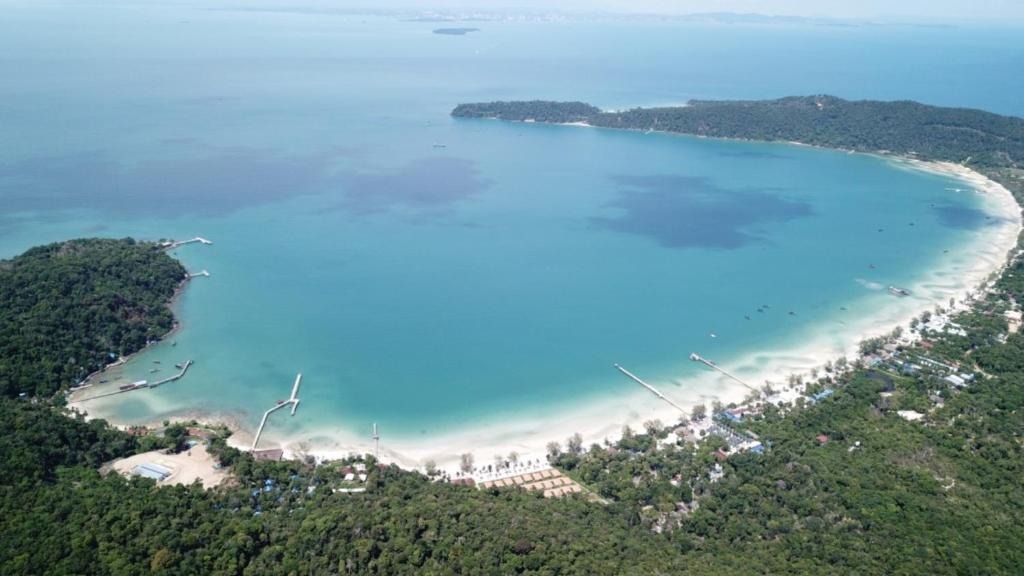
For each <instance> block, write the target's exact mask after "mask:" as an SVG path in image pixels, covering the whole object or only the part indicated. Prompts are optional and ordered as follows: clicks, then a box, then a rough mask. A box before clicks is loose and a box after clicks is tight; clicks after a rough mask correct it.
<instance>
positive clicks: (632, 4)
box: [538, 0, 1024, 20]
mask: <svg viewBox="0 0 1024 576" xmlns="http://www.w3.org/2000/svg"><path fill="white" fill-rule="evenodd" d="M538 4H540V3H538ZM562 4H563V5H574V6H576V5H579V6H581V7H584V6H590V7H595V6H603V7H604V8H605V9H607V10H611V11H616V12H636V11H646V12H657V13H666V14H686V13H694V12H752V13H758V14H777V15H787V16H814V17H827V18H900V19H908V18H914V19H923V20H946V19H960V18H970V19H993V20H999V19H1004V18H1013V19H1024V0H568V1H567V2H564V3H562Z"/></svg>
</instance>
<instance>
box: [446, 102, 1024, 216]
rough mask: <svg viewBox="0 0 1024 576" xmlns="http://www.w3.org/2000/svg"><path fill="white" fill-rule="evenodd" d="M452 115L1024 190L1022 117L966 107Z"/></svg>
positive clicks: (493, 105) (532, 109)
mask: <svg viewBox="0 0 1024 576" xmlns="http://www.w3.org/2000/svg"><path fill="white" fill-rule="evenodd" d="M452 116H454V117H456V118H496V119H500V120H510V121H519V122H551V123H586V124H589V125H591V126H596V127H601V128H616V129H623V130H641V131H648V130H651V131H659V132H671V133H678V134H689V135H694V136H705V137H709V138H735V139H744V140H757V141H763V142H798V143H801V144H808V145H812V146H821V147H824V148H835V149H840V150H852V151H856V152H868V153H886V154H894V155H901V156H908V157H912V158H918V159H921V160H931V161H943V162H954V163H957V164H963V165H964V166H967V167H968V168H971V169H974V170H976V171H978V172H980V173H982V174H985V175H986V176H988V177H989V178H991V179H992V180H994V181H996V182H999V183H1000V184H1002V185H1003V186H1006V188H1007V189H1009V190H1010V191H1011V192H1013V194H1014V195H1015V196H1016V197H1017V199H1018V200H1020V199H1021V198H1022V196H1024V169H1022V163H1024V119H1021V118H1015V117H1011V116H1000V115H998V114H993V113H991V112H984V111H981V110H972V109H967V108H944V107H939V106H929V105H927V104H921V103H918V102H911V101H899V102H880V101H872V100H861V101H850V100H843V99H842V98H837V97H835V96H791V97H787V98H780V99H777V100H692V101H690V102H689V103H688V104H687V105H686V106H672V107H662V108H633V109H630V110H622V111H617V112H604V111H601V110H600V109H598V108H597V107H594V106H591V105H589V104H585V103H583V102H551V101H545V100H533V101H512V102H484V103H474V104H460V105H458V106H457V107H456V108H455V109H454V110H452Z"/></svg>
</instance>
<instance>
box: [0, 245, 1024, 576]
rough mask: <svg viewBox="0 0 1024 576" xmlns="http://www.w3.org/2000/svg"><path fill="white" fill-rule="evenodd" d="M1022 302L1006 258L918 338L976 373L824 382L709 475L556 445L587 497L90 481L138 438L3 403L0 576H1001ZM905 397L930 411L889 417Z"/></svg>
mask: <svg viewBox="0 0 1024 576" xmlns="http://www.w3.org/2000/svg"><path fill="white" fill-rule="evenodd" d="M1020 297H1024V264H1021V263H1020V262H1018V263H1016V264H1015V265H1014V266H1013V268H1012V270H1011V271H1010V273H1009V274H1007V275H1006V276H1005V277H1004V279H1003V280H1002V281H1001V282H1000V286H999V291H998V292H997V293H996V294H995V295H994V296H992V297H991V298H989V299H988V300H986V301H985V302H984V303H983V304H982V305H981V306H979V307H978V309H977V310H976V311H974V312H972V313H970V314H967V315H965V316H964V317H962V318H960V319H959V321H960V322H961V323H962V324H963V325H964V326H969V327H971V330H970V332H969V334H968V335H966V336H957V335H949V336H944V337H935V338H933V340H934V341H935V343H936V347H935V350H939V349H942V350H944V352H943V358H944V359H946V360H952V359H955V358H959V359H960V360H961V361H963V362H965V365H966V364H967V363H972V364H973V363H974V362H976V363H977V365H978V366H979V367H980V368H982V369H983V370H984V372H985V373H986V374H988V376H987V377H983V378H981V379H980V380H979V381H978V382H976V383H975V384H973V385H972V386H970V387H968V388H966V389H964V390H963V391H955V390H952V389H951V388H950V387H949V386H944V385H943V384H942V383H941V381H940V380H938V379H937V378H936V377H935V376H934V375H930V374H925V373H920V374H916V375H912V376H907V375H901V374H898V373H894V372H893V371H892V370H890V369H889V368H886V367H876V368H873V369H867V368H857V369H854V370H851V371H849V372H844V373H842V374H840V373H838V372H836V373H834V374H829V375H826V376H825V381H824V382H823V383H822V385H829V386H832V387H835V389H836V390H837V392H836V393H835V394H834V395H833V396H831V397H830V398H828V399H825V400H823V401H821V402H818V403H816V404H810V403H806V402H804V401H802V400H801V401H799V402H797V404H796V405H794V406H791V407H789V409H788V412H787V413H785V414H783V413H782V412H781V411H780V410H778V409H774V408H770V409H768V410H767V411H766V412H765V414H764V415H763V416H760V417H757V418H753V419H748V420H746V421H744V422H743V423H742V424H739V425H737V427H738V428H739V429H741V430H749V431H752V432H755V433H756V434H758V435H759V436H760V437H761V438H762V440H763V441H764V442H765V443H766V445H767V446H769V448H768V450H767V451H766V452H765V454H764V455H757V454H752V453H744V454H737V455H733V456H731V457H730V458H728V459H727V460H725V461H723V462H721V463H720V464H719V465H720V466H721V469H720V474H721V477H720V478H717V479H713V477H712V475H713V470H714V467H715V465H716V463H717V460H716V458H715V456H714V450H715V449H716V448H718V447H719V446H720V445H721V444H722V442H721V441H719V440H718V439H716V438H714V437H711V438H708V439H706V440H705V441H704V442H702V443H701V444H700V445H693V444H688V443H677V442H672V443H668V444H666V443H665V441H664V439H665V437H666V435H667V432H668V430H669V429H671V426H669V427H662V426H659V425H657V424H656V423H652V425H651V426H650V429H649V430H644V431H643V432H636V433H630V434H629V435H627V436H626V437H625V438H624V439H623V440H622V441H621V442H619V443H616V444H615V445H606V446H592V447H590V448H589V449H585V448H583V447H573V448H572V449H569V450H566V451H565V452H564V453H560V454H559V455H558V456H556V457H555V462H556V464H557V465H558V466H559V467H561V468H562V469H563V470H565V471H566V472H567V473H568V474H570V475H571V476H573V477H574V478H577V479H578V480H580V481H581V482H582V483H583V484H584V485H585V486H587V488H588V489H589V490H591V491H592V493H593V494H594V495H595V496H596V497H597V499H591V498H585V497H573V498H565V499H555V500H550V499H543V498H541V497H540V496H538V495H537V494H536V493H528V492H523V491H519V490H514V489H512V490H510V489H491V490H477V489H474V488H468V487H462V486H453V485H450V484H447V483H442V482H434V481H432V480H430V479H428V478H427V477H425V476H423V475H421V474H419V473H416V472H408V471H402V470H399V469H397V468H395V467H393V466H388V467H381V466H377V465H376V463H375V462H374V461H373V460H372V459H371V458H366V459H365V462H366V464H367V465H368V471H369V477H368V480H367V483H366V492H365V493H361V494H344V493H338V492H336V491H335V490H334V488H335V487H336V486H338V485H339V483H340V481H341V477H342V470H341V469H340V466H339V464H321V465H319V466H312V465H309V464H307V463H302V462H254V461H253V460H252V459H251V458H250V457H249V456H248V455H247V454H240V453H238V452H237V451H235V450H233V449H230V448H226V447H225V446H224V444H223V442H219V443H215V446H214V451H215V453H217V454H219V455H220V456H221V458H222V460H223V461H224V462H232V463H233V472H234V475H235V480H234V481H233V482H232V483H229V484H228V485H225V486H222V487H221V488H218V489H215V490H202V489H201V488H199V487H198V486H190V487H180V486H179V487H157V486H155V485H154V483H153V482H152V481H150V480H144V479H138V478H135V479H130V480H129V479H124V478H122V477H120V476H118V475H108V476H105V477H104V476H101V475H100V474H99V473H98V472H97V466H98V464H99V463H100V462H101V461H103V460H106V459H109V458H111V457H114V456H119V455H124V454H129V453H132V452H136V451H139V450H144V449H149V448H151V447H152V446H143V445H141V444H140V443H141V442H142V441H143V440H145V439H142V440H139V439H136V438H132V437H130V436H128V435H127V434H124V433H121V432H118V431H115V430H111V429H109V428H107V427H106V426H105V425H104V424H103V423H102V422H97V421H93V422H85V421H83V420H81V419H77V418H68V417H66V416H64V415H63V414H62V413H61V412H60V411H59V409H58V408H55V407H52V406H50V405H48V404H47V403H46V402H43V401H40V400H36V401H30V400H24V399H3V400H0V426H3V428H4V429H5V430H6V431H7V434H6V435H5V437H4V438H3V440H2V441H0V458H2V461H3V462H4V463H5V465H4V471H3V474H0V573H4V574H40V573H48V574H151V573H157V574H310V573H313V574H335V573H339V574H345V573H350V574H657V573H663V574H694V575H711V574H823V573H829V574H839V573H841V574H866V575H867V574H923V573H927V574H1016V573H1019V567H1020V566H1021V565H1024V544H1022V542H1024V485H1022V483H1021V482H1020V478H1021V477H1022V475H1024V447H1022V442H1021V439H1022V434H1024V411H1022V410H1021V408H1022V406H1024V387H1022V383H1024V363H1022V362H1021V360H1020V359H1021V358H1024V336H1021V335H1018V334H1013V335H1010V336H1009V337H1007V336H1006V322H1005V320H1004V319H1003V318H1002V315H1001V312H1002V311H1003V310H1005V309H1006V307H1007V306H1008V305H1009V304H1010V303H1011V302H1012V301H1015V300H1016V299H1017V298H1020ZM935 391H938V392H939V393H940V394H941V395H942V396H943V400H944V402H943V403H942V405H941V406H938V405H935V406H933V405H932V404H931V402H932V401H931V400H929V396H930V395H931V394H932V393H934V392H935ZM883 392H885V393H886V394H889V396H884V395H883ZM922 405H927V406H928V407H927V408H924V407H922ZM910 407H921V408H922V409H923V410H925V411H926V413H927V417H926V419H925V420H924V421H919V422H908V421H906V420H904V419H902V418H900V417H899V416H898V415H897V414H896V413H895V411H896V410H899V409H907V408H910ZM822 434H825V435H827V436H828V437H829V441H828V443H826V444H822V443H821V442H820V441H819V440H818V436H819V435H822ZM659 444H660V446H659Z"/></svg>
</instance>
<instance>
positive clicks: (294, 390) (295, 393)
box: [251, 372, 302, 452]
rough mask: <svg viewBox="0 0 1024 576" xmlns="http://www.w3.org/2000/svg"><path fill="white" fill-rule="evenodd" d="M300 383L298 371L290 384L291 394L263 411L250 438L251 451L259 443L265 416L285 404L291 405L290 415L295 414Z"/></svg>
mask: <svg viewBox="0 0 1024 576" xmlns="http://www.w3.org/2000/svg"><path fill="white" fill-rule="evenodd" d="M301 383H302V373H301V372H300V373H299V374H298V375H297V376H296V377H295V384H293V385H292V395H291V397H290V398H288V399H287V400H284V401H282V402H278V403H277V404H276V405H274V407H273V408H271V409H269V410H267V411H266V412H264V413H263V419H262V420H260V427H259V428H257V429H256V437H255V438H253V440H252V450H251V451H252V452H255V451H256V445H257V444H259V442H260V436H261V435H262V434H263V428H264V427H266V425H267V418H270V415H271V414H273V413H274V412H276V411H278V410H280V409H281V408H284V407H285V406H288V405H289V404H290V405H291V407H292V416H295V410H297V409H298V408H299V385H300V384H301Z"/></svg>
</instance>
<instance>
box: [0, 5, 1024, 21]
mask: <svg viewBox="0 0 1024 576" xmlns="http://www.w3.org/2000/svg"><path fill="white" fill-rule="evenodd" d="M32 1H33V2H34V1H37V0H32ZM43 1H44V2H46V3H50V4H72V5H75V4H78V5H88V4H94V3H102V4H132V5H140V4H142V5H144V4H184V5H193V6H197V7H203V6H208V7H233V8H238V7H248V8H273V9H285V10H296V11H303V10H308V9H313V10H346V11H349V10H361V9H368V10H371V11H375V12H376V11H388V10H402V11H412V12H429V11H480V12H515V11H529V12H544V13H553V12H563V13H621V14H666V15H684V14H697V13H708V12H732V13H750V14H762V15H772V16H801V17H811V18H826V19H856V20H872V21H878V22H894V21H895V22H907V23H913V22H924V23H928V22H945V23H951V22H956V21H963V22H966V21H974V22H998V23H1002V24H1024V0H558V1H552V0H43ZM8 3H10V4H17V3H19V0H0V9H2V7H3V5H4V4H8Z"/></svg>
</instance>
